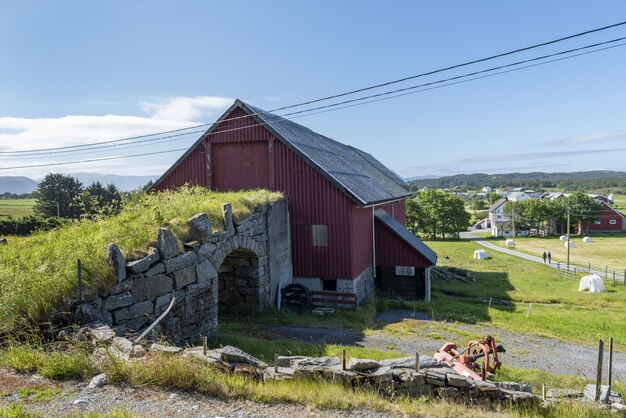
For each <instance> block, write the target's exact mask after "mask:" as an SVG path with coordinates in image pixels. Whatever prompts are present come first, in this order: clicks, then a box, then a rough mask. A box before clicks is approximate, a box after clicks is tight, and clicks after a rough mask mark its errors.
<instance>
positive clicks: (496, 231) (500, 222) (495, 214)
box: [489, 198, 511, 237]
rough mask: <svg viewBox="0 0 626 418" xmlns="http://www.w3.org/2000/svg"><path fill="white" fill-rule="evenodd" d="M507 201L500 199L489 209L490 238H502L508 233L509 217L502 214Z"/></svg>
mask: <svg viewBox="0 0 626 418" xmlns="http://www.w3.org/2000/svg"><path fill="white" fill-rule="evenodd" d="M506 202H507V199H506V198H505V199H500V200H498V201H497V202H496V203H494V204H493V205H491V207H490V208H489V223H491V236H492V237H502V236H505V235H508V234H505V231H506V232H509V233H510V229H511V228H510V227H509V217H508V216H506V215H505V214H504V205H505V204H506Z"/></svg>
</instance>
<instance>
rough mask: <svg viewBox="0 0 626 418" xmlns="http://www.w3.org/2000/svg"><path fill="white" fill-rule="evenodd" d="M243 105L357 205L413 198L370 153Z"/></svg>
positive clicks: (401, 181) (395, 177) (400, 180)
mask: <svg viewBox="0 0 626 418" xmlns="http://www.w3.org/2000/svg"><path fill="white" fill-rule="evenodd" d="M241 104H242V108H243V109H244V110H246V108H247V111H248V113H250V114H253V115H254V117H255V118H256V119H257V120H258V121H259V122H260V123H262V124H264V125H265V127H266V128H267V129H268V130H269V131H271V132H272V133H273V134H274V135H275V136H276V137H277V138H278V139H280V140H281V141H282V142H283V143H285V144H286V145H287V146H288V147H289V148H291V149H292V150H293V151H295V152H296V153H297V154H298V155H300V157H302V158H303V159H304V160H306V161H307V162H308V163H309V164H311V165H312V166H313V167H314V168H316V169H317V170H318V171H319V172H320V173H321V174H322V175H324V176H325V177H326V178H328V179H329V180H330V181H331V182H332V183H334V184H335V186H337V187H339V188H340V189H342V190H343V191H344V192H345V193H346V194H348V195H349V196H350V197H351V198H352V199H353V200H354V201H355V202H356V203H357V204H359V205H369V204H373V203H379V202H386V201H391V200H397V199H400V198H404V197H407V196H409V195H410V193H408V191H407V189H408V185H407V184H406V183H405V182H404V180H402V179H401V178H400V177H399V176H398V175H397V174H395V173H394V172H393V171H391V170H390V169H388V168H387V167H385V165H384V164H382V163H381V162H380V161H378V160H377V159H376V158H374V157H373V156H372V155H370V154H368V153H367V152H365V151H362V150H360V149H357V148H354V147H351V146H349V145H345V144H342V143H340V142H337V141H335V140H333V139H330V138H328V137H326V136H324V135H320V134H318V133H317V132H314V131H312V130H311V129H309V128H307V127H306V126H302V125H300V124H298V123H296V122H293V121H291V120H289V119H285V118H283V117H280V116H277V115H275V114H273V113H269V112H266V111H264V110H262V109H259V108H257V107H254V106H250V105H248V104H246V103H243V102H241Z"/></svg>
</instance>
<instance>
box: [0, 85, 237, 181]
mask: <svg viewBox="0 0 626 418" xmlns="http://www.w3.org/2000/svg"><path fill="white" fill-rule="evenodd" d="M232 102H233V99H229V98H225V97H211V96H198V97H175V98H171V99H158V100H155V101H153V102H149V101H143V102H141V106H142V109H143V110H144V112H145V113H146V114H145V115H139V116H135V115H100V116H95V115H67V116H62V117H58V118H16V117H0V152H11V151H25V150H32V149H42V148H56V147H65V146H72V145H85V144H91V143H94V142H101V141H108V140H115V139H122V138H128V137H133V136H139V135H146V134H153V133H158V132H163V131H170V130H174V129H180V128H184V127H188V126H193V125H197V124H198V122H210V121H212V120H213V119H215V118H216V113H217V112H221V111H223V110H225V109H226V108H227V107H228V106H229V105H231V104H232ZM194 135H196V136H199V135H200V134H199V133H198V132H196V133H195V134H194ZM192 137H193V135H191V136H187V137H178V138H175V139H172V141H171V142H168V143H164V144H161V145H160V146H159V145H156V144H154V145H153V146H152V147H140V148H136V147H133V148H132V149H128V150H127V151H122V152H121V153H122V154H139V153H141V152H148V151H154V150H157V151H160V150H165V149H175V148H180V147H181V143H182V144H183V146H186V145H188V143H189V140H193V138H192ZM185 141H186V142H185ZM155 147H156V148H155ZM121 149H122V148H119V149H112V150H111V151H110V152H108V153H104V152H100V151H83V152H82V153H81V154H80V155H76V154H74V155H72V154H56V155H47V156H37V157H31V158H26V157H19V158H18V157H16V156H13V157H9V158H7V157H6V156H5V157H3V158H2V157H0V167H12V166H24V165H33V164H42V163H53V162H63V161H76V160H85V159H91V158H100V157H109V156H112V155H116V154H119V153H120V151H121ZM172 158H174V155H172V154H164V155H163V156H160V157H159V156H157V157H156V158H148V159H147V160H146V161H143V162H142V164H141V165H140V166H138V165H137V161H136V159H128V160H111V161H108V162H100V163H96V162H93V163H89V164H84V166H82V167H80V165H79V167H80V170H81V171H90V172H101V173H111V174H120V173H122V172H124V173H129V174H130V173H132V174H139V172H141V174H157V173H160V172H162V171H164V170H165V169H166V168H167V167H168V166H169V165H168V163H171V162H172V161H170V160H172ZM63 167H66V166H59V167H57V168H58V170H56V168H55V167H47V168H41V169H40V168H37V169H20V170H6V171H4V170H3V171H0V175H29V176H35V175H41V174H42V173H43V174H45V173H47V172H51V171H58V172H67V171H76V169H77V166H76V165H72V166H67V169H65V168H63ZM149 170H152V171H149Z"/></svg>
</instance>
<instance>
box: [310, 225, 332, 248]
mask: <svg viewBox="0 0 626 418" xmlns="http://www.w3.org/2000/svg"><path fill="white" fill-rule="evenodd" d="M311 237H312V238H313V240H312V241H313V246H314V247H328V225H311Z"/></svg>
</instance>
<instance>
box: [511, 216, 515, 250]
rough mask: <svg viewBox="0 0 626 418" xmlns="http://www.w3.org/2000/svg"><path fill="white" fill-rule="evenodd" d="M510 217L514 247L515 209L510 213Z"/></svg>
mask: <svg viewBox="0 0 626 418" xmlns="http://www.w3.org/2000/svg"><path fill="white" fill-rule="evenodd" d="M511 219H512V221H513V248H515V209H513V211H512V213H511Z"/></svg>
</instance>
